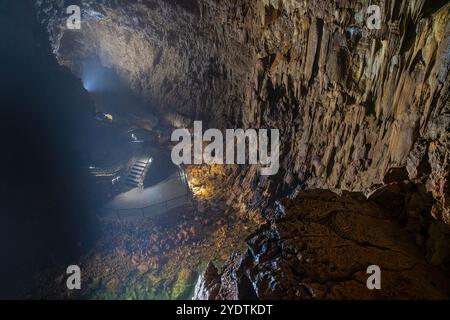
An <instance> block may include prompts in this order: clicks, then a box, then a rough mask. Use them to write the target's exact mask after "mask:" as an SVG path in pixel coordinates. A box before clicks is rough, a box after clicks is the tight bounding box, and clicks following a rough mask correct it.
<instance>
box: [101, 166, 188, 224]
mask: <svg viewBox="0 0 450 320" xmlns="http://www.w3.org/2000/svg"><path fill="white" fill-rule="evenodd" d="M173 179H181V180H182V181H183V183H184V185H185V186H186V193H185V194H184V195H181V196H177V197H174V198H172V199H169V200H165V201H161V202H157V203H153V204H150V205H148V206H143V207H139V208H123V209H115V208H104V209H103V210H102V213H103V217H105V218H117V219H119V220H120V219H122V218H145V217H149V216H154V215H157V214H160V213H164V212H167V211H169V210H171V209H175V208H177V207H180V206H182V205H185V204H188V203H190V200H192V197H191V193H190V192H189V186H188V183H187V179H186V176H185V175H184V173H183V171H182V170H180V171H178V174H177V175H176V176H172V177H169V178H167V179H166V180H164V181H162V182H161V183H167V182H169V181H171V180H173Z"/></svg>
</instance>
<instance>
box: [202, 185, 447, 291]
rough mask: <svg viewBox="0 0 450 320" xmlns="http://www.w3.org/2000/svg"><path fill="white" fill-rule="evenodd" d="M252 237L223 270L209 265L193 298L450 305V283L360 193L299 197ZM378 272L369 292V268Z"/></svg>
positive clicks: (303, 194) (405, 234)
mask: <svg viewBox="0 0 450 320" xmlns="http://www.w3.org/2000/svg"><path fill="white" fill-rule="evenodd" d="M282 208H283V212H284V213H282V214H280V215H278V218H275V216H273V215H271V216H272V217H273V218H272V219H270V220H269V221H268V222H267V224H265V225H264V226H262V227H261V228H260V229H258V230H257V231H255V232H254V233H253V234H251V235H250V236H249V237H248V238H247V240H246V244H247V249H246V250H244V251H242V252H241V253H237V254H234V255H232V256H231V258H230V259H229V260H228V262H227V263H226V264H225V265H224V267H223V268H221V270H220V272H219V271H217V269H216V268H215V267H214V266H212V265H208V268H207V269H206V271H205V272H204V273H203V274H202V275H201V276H200V277H199V280H198V282H197V285H196V290H195V297H194V298H196V299H388V298H395V299H448V298H449V294H450V291H449V289H450V287H449V283H450V282H449V279H448V277H447V276H445V275H444V273H443V272H442V271H441V270H439V269H438V268H436V267H433V266H431V265H430V264H428V263H427V261H426V259H425V257H424V256H423V254H422V252H421V251H420V249H419V247H417V246H416V245H415V244H414V242H413V241H412V239H411V235H410V234H409V233H408V232H407V231H406V230H405V229H404V228H403V226H401V225H400V224H399V223H398V222H396V221H395V219H394V218H393V217H392V215H391V213H390V212H389V211H387V210H385V209H383V208H382V207H381V206H380V205H378V204H377V203H376V202H374V201H367V200H366V199H365V198H364V196H363V195H362V194H355V193H344V194H342V195H341V196H338V195H336V194H333V193H331V192H330V191H323V190H315V191H308V192H301V193H300V194H299V197H298V198H297V199H295V200H286V201H285V203H284V206H282ZM370 265H378V266H379V267H380V268H381V288H382V289H381V290H373V291H372V290H369V289H368V288H367V286H366V281H367V279H368V277H369V275H368V274H366V270H367V267H368V266H370Z"/></svg>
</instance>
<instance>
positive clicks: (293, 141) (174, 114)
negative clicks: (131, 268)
mask: <svg viewBox="0 0 450 320" xmlns="http://www.w3.org/2000/svg"><path fill="white" fill-rule="evenodd" d="M373 2H374V1H369V0H358V1H351V0H339V1H338V0H331V1H330V0H314V1H312V0H311V1H308V0H305V1H300V0H280V1H279V0H276V1H275V0H255V1H247V0H220V1H210V0H177V1H166V0H146V1H144V0H133V1H129V0H127V1H125V0H115V1H113V0H98V1H87V0H86V1H82V10H83V20H82V29H81V30H68V29H67V28H66V26H65V21H66V18H67V16H66V15H65V7H64V1H62V0H57V1H55V0H40V1H37V8H38V11H39V18H40V20H41V22H42V23H43V24H44V25H45V26H46V27H47V30H48V31H49V34H50V39H51V43H52V47H53V50H54V53H55V55H56V56H57V58H58V61H59V62H60V63H61V64H63V65H66V66H68V67H69V68H70V69H71V70H72V71H73V72H74V73H75V74H79V73H80V68H81V65H82V62H83V60H84V59H86V58H88V57H91V56H97V57H99V59H100V60H101V62H102V64H104V65H105V66H107V67H111V68H114V69H115V70H116V71H117V73H118V74H119V75H120V76H121V78H122V79H123V81H125V82H126V83H127V84H128V85H129V87H130V88H132V89H133V90H134V92H135V93H137V94H138V95H140V96H141V97H143V98H145V99H146V101H147V102H148V103H149V108H152V110H153V111H155V112H157V113H158V114H159V116H160V118H163V119H166V120H168V121H169V123H171V125H172V126H173V127H181V126H183V127H184V126H190V125H191V124H192V121H193V120H203V121H204V123H205V125H204V127H205V128H206V123H207V124H208V125H209V126H210V127H216V128H221V129H223V128H225V127H233V128H234V127H242V128H277V129H280V133H281V142H282V150H281V159H280V161H281V169H280V171H279V173H278V174H277V175H276V176H273V177H260V176H258V174H257V170H256V168H255V167H253V166H249V167H238V168H234V169H233V170H234V171H233V173H231V174H230V175H229V179H228V180H227V188H224V189H226V197H227V198H228V202H229V203H230V204H235V206H236V208H237V209H239V210H241V211H242V212H244V214H247V215H249V216H251V217H252V218H254V219H255V220H256V221H258V222H259V223H260V222H262V221H264V210H265V209H268V210H270V208H271V207H273V205H274V204H275V203H276V201H277V200H280V199H281V198H283V197H285V196H290V197H297V199H298V201H299V202H301V201H302V200H301V199H300V198H299V197H301V196H307V194H303V193H301V192H300V193H299V191H301V190H311V189H319V188H320V189H328V190H332V191H335V192H338V193H342V192H344V191H352V192H362V193H364V195H366V196H367V197H369V198H370V201H369V202H364V201H363V200H360V199H358V200H354V199H353V198H352V197H350V198H351V199H352V200H351V201H350V200H349V201H350V203H352V204H353V203H354V201H356V202H357V203H358V205H361V206H362V207H363V208H366V209H365V211H364V212H361V213H358V212H356V209H354V210H353V211H350V213H349V214H348V216H347V215H344V214H342V212H341V213H339V212H340V211H339V210H341V211H342V210H343V211H345V210H346V209H345V210H344V209H342V207H341V206H346V205H344V204H342V203H341V201H340V200H339V201H338V200H336V198H335V197H334V196H333V195H331V194H328V193H326V194H321V197H322V196H323V197H325V195H326V196H327V197H328V196H329V197H331V198H333V199H335V200H334V201H332V206H338V207H339V210H338V211H339V212H337V213H336V212H335V213H330V212H329V211H328V209H326V210H324V207H320V209H318V211H317V212H314V214H315V215H317V216H316V217H309V218H311V219H312V220H308V221H303V222H302V221H300V220H299V219H297V218H295V219H294V218H292V219H294V221H295V224H298V225H289V228H291V229H292V230H297V229H298V228H299V226H302V225H304V224H307V227H308V228H309V227H311V228H312V229H308V228H306V227H305V230H306V232H307V233H306V235H305V233H304V232H305V231H301V230H300V231H301V232H300V231H299V233H298V234H295V233H292V234H291V233H290V232H287V233H286V232H281V233H282V234H283V237H289V236H292V237H294V238H296V239H297V238H298V239H297V240H298V241H299V243H302V242H303V240H304V238H303V237H305V238H307V237H311V238H314V237H313V236H312V234H314V232H317V234H316V237H317V241H322V245H321V247H320V248H316V249H317V251H318V252H319V251H320V252H322V253H323V257H315V258H316V259H319V260H318V261H319V262H317V263H319V264H315V266H318V265H326V266H330V268H331V264H330V263H331V262H332V263H334V264H339V265H340V266H339V268H341V267H342V268H343V269H342V270H343V271H342V272H341V273H339V275H337V274H336V275H335V274H333V272H331V271H329V270H323V272H322V271H321V272H322V273H320V274H319V275H315V274H313V273H312V271H311V270H309V269H308V268H307V266H308V264H307V263H306V264H304V263H303V262H302V263H300V265H301V268H300V271H299V272H300V273H299V274H294V275H292V277H294V278H295V279H296V280H301V281H302V283H305V284H304V285H303V284H302V285H300V286H299V287H293V288H291V290H292V291H289V292H290V293H289V295H290V297H294V296H297V297H313V296H314V297H340V296H344V295H346V294H348V295H350V296H357V295H358V294H360V293H361V294H363V293H362V291H361V290H360V288H361V286H362V285H361V283H360V282H361V281H362V280H361V275H360V274H359V273H358V271H360V269H358V270H348V269H345V267H344V266H343V265H345V263H344V262H343V260H342V259H349V260H348V261H350V259H361V260H357V261H360V262H361V266H362V264H363V262H364V263H369V262H371V261H372V260H373V259H372V258H373V257H375V256H379V257H381V258H382V259H381V262H380V263H381V264H383V265H384V266H385V267H386V268H387V269H389V271H387V273H388V276H387V280H386V281H387V283H386V284H387V285H388V286H389V285H392V286H394V285H399V286H400V288H402V289H401V290H400V291H399V292H398V294H395V293H394V292H391V291H388V292H387V293H385V294H386V295H392V296H395V297H402V296H403V294H404V293H405V294H406V291H407V290H412V292H414V294H415V293H417V296H416V297H421V296H425V293H426V294H429V295H430V296H432V297H440V296H442V295H441V294H442V292H443V291H441V290H440V289H438V288H434V287H433V285H431V284H430V283H428V282H427V283H425V282H424V281H425V280H423V279H422V280H421V279H420V277H419V279H418V280H417V281H415V282H413V283H409V284H405V287H402V286H401V285H400V284H402V285H403V284H404V283H405V282H404V281H403V280H404V279H403V280H402V279H401V277H402V276H400V273H399V272H398V271H399V270H404V272H403V273H404V274H406V276H405V277H406V278H405V279H412V278H413V277H415V276H416V275H419V274H420V273H421V272H428V271H429V269H427V268H429V267H428V266H426V265H425V264H424V261H423V260H421V258H420V256H419V255H418V253H417V252H416V251H415V249H414V248H412V247H410V246H408V245H406V234H405V233H404V230H403V231H402V228H404V229H406V230H407V231H408V232H409V236H410V237H411V243H414V242H415V244H416V245H417V246H418V248H419V249H418V250H421V252H422V255H424V256H425V257H426V258H425V259H426V260H427V261H428V262H429V263H431V264H432V265H434V266H439V267H440V268H441V269H442V270H444V271H446V272H448V270H449V257H450V254H449V250H448V248H449V243H450V231H449V230H450V229H449V225H450V207H449V201H450V198H449V194H450V191H449V188H450V185H449V184H450V180H449V179H450V177H449V172H450V163H449V153H450V141H449V132H450V130H449V123H450V109H449V108H450V106H449V102H448V101H449V83H450V81H449V67H450V59H449V57H450V23H449V21H450V20H449V15H450V13H449V10H450V4H449V3H448V1H445V0H418V1H408V0H393V1H378V2H376V3H375V4H378V5H380V7H381V9H382V15H381V20H382V21H381V29H379V30H371V29H369V28H368V26H367V24H366V19H367V8H368V7H369V5H370V4H373ZM388 198H389V199H391V200H393V201H392V202H389V201H387V200H386V199H388ZM305 201H306V200H305ZM319 202H320V203H321V204H323V203H326V201H325V199H322V198H321V199H320V201H319ZM236 203H237V205H236ZM336 203H338V204H339V205H338V204H336ZM386 205H390V206H387V207H386ZM373 206H382V208H381V207H380V208H381V209H380V208H379V207H376V209H374V208H373ZM288 207H289V206H288ZM398 208H401V210H400V211H398V210H397V209H398ZM291 210H294V211H295V212H298V214H299V215H302V214H301V212H304V211H303V210H297V209H292V208H291ZM327 213H328V214H329V215H327ZM304 215H306V216H308V213H304ZM291 216H292V212H291ZM294 216H295V215H294ZM387 216H389V218H387ZM309 218H308V219H309ZM322 218H323V219H325V220H324V221H322V220H321V219H322ZM318 220H320V221H318ZM289 221H290V220H289V219H288V220H287V221H283V222H281V226H283V225H284V226H287V225H286V224H289ZM291 222H292V221H291ZM341 223H342V224H341ZM364 223H369V224H372V223H373V227H374V228H375V231H373V233H371V232H372V231H371V229H368V230H365V232H369V233H367V234H364V232H362V231H361V230H360V229H356V230H347V227H349V226H350V225H351V226H355V227H356V226H359V225H360V224H364ZM397 224H398V226H397ZM273 226H274V225H272V226H271V227H270V228H269V229H268V230H265V231H264V230H262V231H261V235H260V236H259V237H262V238H264V237H266V238H267V239H272V238H271V237H272V236H273V234H272V235H270V234H269V235H268V234H267V233H273V230H272V229H273ZM275 226H276V228H275V229H276V230H278V229H279V228H281V226H279V225H278V223H275ZM289 228H288V229H289ZM340 228H343V229H340ZM358 228H359V227H358ZM377 228H379V229H377ZM344 229H345V232H344V231H343V230H344ZM270 230H272V231H270ZM394 231H395V232H394ZM347 232H348V234H346V233H347ZM377 232H379V234H377ZM393 232H394V233H395V234H397V233H398V234H399V235H401V236H400V240H401V241H400V243H399V244H394V239H397V238H396V236H394V235H393ZM405 232H406V231H405ZM381 235H383V236H386V239H384V238H382V237H381ZM256 237H257V238H258V236H257V235H256ZM329 237H333V239H334V240H336V241H337V242H336V243H339V244H340V245H342V246H343V247H346V248H347V249H348V248H350V249H351V250H350V251H352V250H353V249H354V252H350V253H348V255H347V256H345V255H343V256H340V257H338V256H336V254H335V253H333V252H331V251H326V250H327V249H326V245H325V243H326V242H327V241H331V240H330V239H331V238H329ZM255 239H256V238H255ZM286 239H288V238H286ZM254 241H256V240H254ZM258 241H259V240H258ZM271 241H272V240H271ZM280 241H281V240H276V241H275V240H273V241H272V242H273V243H274V248H275V249H273V250H276V251H277V250H279V246H280V245H282V243H284V241H285V240H283V241H281V242H280ZM286 241H288V240H286ZM333 243H334V242H330V243H329V245H330V246H331V247H333V248H335V245H333ZM366 243H369V245H366ZM337 249H338V248H336V250H337ZM253 250H257V251H258V250H262V249H253ZM280 250H281V249H280ZM283 250H284V249H282V250H281V251H283ZM333 250H334V249H333ZM277 252H278V251H277ZM286 252H289V251H286ZM374 252H375V253H376V254H375V253H374ZM316 254H317V255H319V253H316ZM392 256H395V259H397V261H398V265H397V266H393V265H391V264H389V260H390V258H392ZM280 257H283V256H282V255H281V256H280ZM324 257H328V258H327V259H329V260H330V262H326V263H325V261H324V260H320V259H325V258H324ZM236 259H237V260H239V259H241V258H239V259H238V258H236ZM242 259H243V260H242V261H241V262H240V263H241V265H240V266H236V267H230V268H229V269H225V271H224V272H225V273H224V274H223V275H222V280H221V281H222V288H224V285H223V281H231V278H232V275H228V276H226V274H227V270H234V269H237V270H240V271H239V272H244V271H245V272H253V271H255V270H257V268H259V267H260V266H261V265H260V264H259V265H258V264H257V265H256V267H250V266H249V265H248V263H250V261H251V260H252V259H254V257H253V258H252V257H251V255H250V253H247V254H245V255H244V256H242ZM282 259H284V258H282ZM289 259H291V258H289ZM289 259H288V260H287V261H288V262H286V263H287V264H288V265H290V264H291V263H293V262H292V261H291V260H289ZM283 261H284V260H283ZM302 261H303V260H302ZM320 261H322V262H323V263H322V262H320ZM413 262H414V263H413ZM416 262H417V264H416ZM277 263H278V262H277ZM283 263H284V262H283ZM296 263H297V262H296ZM349 265H351V264H350V263H349ZM233 268H234V269H233ZM255 268H256V269H255ZM261 268H263V269H262V270H258V271H257V272H256V271H255V272H256V273H255V274H253V275H246V277H247V278H248V277H250V278H248V279H249V280H248V281H250V280H251V281H253V285H254V283H255V281H256V282H258V283H259V281H263V282H264V281H266V280H264V278H263V279H256V278H254V277H256V276H257V275H258V274H260V273H258V272H262V274H264V272H265V270H266V268H269V269H268V270H271V269H270V268H272V267H269V266H264V267H261ZM304 268H306V269H307V273H306V276H305V275H304V274H303V273H304ZM209 269H211V268H209ZM333 269H334V267H333ZM280 270H284V269H283V268H282V269H277V271H276V272H281V271H280ZM433 270H434V269H433ZM230 272H231V271H230ZM270 272H272V271H270ZM270 272H269V273H268V275H271V274H272V273H270ZM273 272H275V271H273ZM434 273H435V272H434V271H430V274H434ZM289 276H290V275H289ZM289 276H288V277H289ZM319 276H320V277H319ZM224 277H225V278H224ZM227 277H228V278H227ZM230 277H231V278H230ZM308 277H309V278H308ZM244 278H245V277H244ZM244 278H242V281H244V282H243V283H242V284H241V285H242V286H244V287H245V288H246V289H245V290H247V291H248V293H249V294H250V295H251V296H253V294H255V295H256V296H257V297H263V298H264V297H275V296H276V294H277V293H276V292H280V291H277V290H278V289H276V290H275V289H274V291H271V290H269V291H267V293H265V292H259V291H258V292H252V290H251V286H250V283H249V282H248V281H247V280H245V279H244ZM227 279H228V280H227ZM233 281H234V282H233ZM233 281H231V282H230V283H231V284H230V286H232V285H235V284H236V281H238V280H236V279H234V280H233ZM277 281H278V280H277ZM283 281H284V280H283ZM286 281H288V280H286ZM333 281H335V282H334V283H333ZM402 281H403V282H402ZM325 282H330V283H332V285H330V287H329V288H328V287H326V286H324V285H323V284H324V283H325ZM344 282H345V283H350V284H351V286H350V287H351V288H354V290H355V291H352V292H345V293H344V292H343V291H340V290H343V289H342V286H340V285H339V283H344ZM261 283H262V282H261ZM275 283H278V282H275ZM279 284H280V285H281V286H282V285H284V284H283V283H282V282H280V283H279ZM261 285H262V286H263V287H264V286H265V285H266V284H261ZM227 288H230V287H227ZM422 289H423V291H422V292H423V294H422V295H421V294H420V292H421V290H422ZM224 290H225V289H224ZM227 290H228V289H227ZM230 290H231V289H230ZM233 290H234V289H233ZM233 290H231V291H232V292H231V293H220V294H219V296H221V297H236V296H237V295H239V293H238V292H237V291H236V290H234V291H233ZM274 292H275V293H274ZM366 294H367V293H366Z"/></svg>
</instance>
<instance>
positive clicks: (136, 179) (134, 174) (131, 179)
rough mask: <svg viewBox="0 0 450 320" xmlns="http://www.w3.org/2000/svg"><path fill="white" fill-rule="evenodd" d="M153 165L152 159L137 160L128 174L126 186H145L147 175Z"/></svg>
mask: <svg viewBox="0 0 450 320" xmlns="http://www.w3.org/2000/svg"><path fill="white" fill-rule="evenodd" d="M151 163H152V158H150V159H148V160H142V159H141V160H137V161H136V162H135V163H134V165H133V166H132V167H131V170H130V171H129V172H128V176H127V178H126V180H125V185H126V186H127V187H128V188H137V187H141V186H143V184H144V178H145V175H146V173H147V171H148V169H149V167H150V165H151Z"/></svg>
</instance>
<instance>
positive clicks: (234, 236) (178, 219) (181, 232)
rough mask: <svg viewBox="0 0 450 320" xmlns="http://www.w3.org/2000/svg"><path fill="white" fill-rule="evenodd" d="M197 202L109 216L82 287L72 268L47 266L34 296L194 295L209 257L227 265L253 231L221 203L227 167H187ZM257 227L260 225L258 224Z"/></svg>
mask: <svg viewBox="0 0 450 320" xmlns="http://www.w3.org/2000/svg"><path fill="white" fill-rule="evenodd" d="M187 173H188V176H189V180H190V184H191V188H192V190H193V193H194V203H193V204H192V205H191V206H186V207H182V208H179V209H176V210H173V211H172V212H169V213H167V214H164V215H161V216H158V217H156V218H154V219H148V220H122V221H119V220H108V221H106V220H103V221H101V227H102V236H101V238H100V239H99V241H98V242H97V243H96V245H95V246H94V248H92V249H91V251H90V253H89V254H87V255H86V256H84V257H83V258H82V260H81V261H80V262H79V266H80V268H81V270H82V288H81V290H79V291H77V290H75V291H68V290H67V289H66V284H65V281H66V278H67V277H66V274H65V268H64V267H63V266H60V265H55V266H54V267H52V268H50V269H48V270H47V271H46V272H44V273H43V274H41V275H40V276H39V278H38V279H36V282H38V283H41V284H45V285H40V286H39V290H38V291H36V292H32V293H31V294H30V295H29V298H32V297H34V296H36V297H45V298H48V299H187V298H191V297H192V295H193V292H194V286H195V283H196V282H197V279H198V276H199V274H200V272H201V271H202V270H203V269H204V268H205V266H206V264H207V263H208V261H214V262H215V264H216V265H218V266H220V265H221V264H223V263H224V262H225V261H226V260H227V259H228V257H229V256H230V254H231V253H233V252H234V251H236V250H241V249H244V247H245V242H244V240H245V237H246V236H247V235H248V234H249V233H250V232H251V231H252V230H254V227H255V226H254V224H252V223H251V221H250V220H248V219H247V220H245V219H244V220H240V221H238V220H237V219H238V216H237V215H236V214H235V213H234V212H235V211H233V210H227V208H228V207H227V205H226V204H225V203H224V202H223V201H221V198H222V196H223V192H222V189H221V185H222V183H223V179H224V178H225V177H226V175H225V170H224V168H223V167H218V166H215V167H212V168H209V167H207V166H203V167H191V168H188V169H187ZM252 228H253V229H252Z"/></svg>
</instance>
